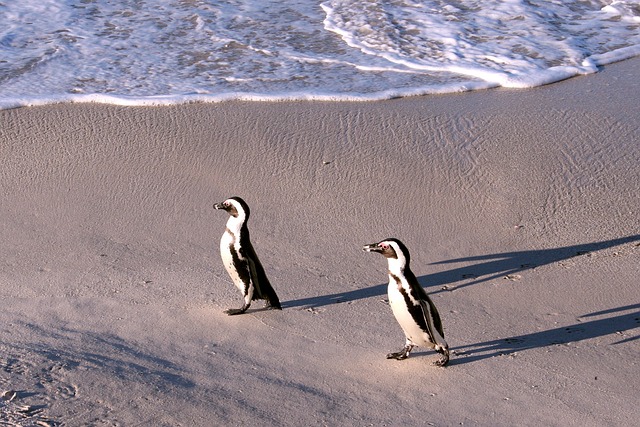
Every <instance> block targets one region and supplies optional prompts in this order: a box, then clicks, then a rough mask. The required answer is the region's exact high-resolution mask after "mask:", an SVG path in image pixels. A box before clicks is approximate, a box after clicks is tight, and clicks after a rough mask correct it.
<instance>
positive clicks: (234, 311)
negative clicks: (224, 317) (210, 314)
mask: <svg viewBox="0 0 640 427" xmlns="http://www.w3.org/2000/svg"><path fill="white" fill-rule="evenodd" d="M249 305H250V304H245V305H243V306H242V308H230V309H228V310H225V311H224V312H225V313H226V314H228V315H229V316H235V315H236V314H242V313H244V312H245V311H247V309H248V308H249Z"/></svg>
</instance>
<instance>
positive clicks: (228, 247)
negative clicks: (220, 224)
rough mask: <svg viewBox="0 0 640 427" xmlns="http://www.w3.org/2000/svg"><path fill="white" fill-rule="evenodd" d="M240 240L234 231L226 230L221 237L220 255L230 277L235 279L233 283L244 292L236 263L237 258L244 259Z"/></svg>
mask: <svg viewBox="0 0 640 427" xmlns="http://www.w3.org/2000/svg"><path fill="white" fill-rule="evenodd" d="M239 240H240V239H239V238H238V237H237V236H236V235H234V234H233V232H230V231H229V230H226V231H225V232H224V234H223V235H222V238H221V239H220V257H221V258H222V264H223V265H224V268H225V269H226V270H227V273H229V277H231V280H233V284H234V285H236V287H237V288H238V289H240V291H241V292H242V291H243V290H244V283H243V282H242V280H241V279H240V274H239V273H238V266H237V265H236V263H235V261H236V260H241V259H242V258H241V255H240V251H239V249H240V248H239V246H240V244H239Z"/></svg>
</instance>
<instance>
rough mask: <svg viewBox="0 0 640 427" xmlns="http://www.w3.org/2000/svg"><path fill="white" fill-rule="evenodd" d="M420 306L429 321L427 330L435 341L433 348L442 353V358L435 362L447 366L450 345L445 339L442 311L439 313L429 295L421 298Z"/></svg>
mask: <svg viewBox="0 0 640 427" xmlns="http://www.w3.org/2000/svg"><path fill="white" fill-rule="evenodd" d="M420 306H421V307H422V314H423V315H424V320H425V322H426V323H427V331H426V332H427V334H429V339H430V340H431V342H432V343H433V349H434V350H435V351H437V352H438V353H440V354H442V357H441V358H440V360H438V361H436V362H434V364H435V365H436V366H445V365H446V364H447V363H449V345H448V344H447V342H446V341H445V339H444V331H443V329H442V321H441V320H440V313H438V310H437V309H436V306H435V304H434V303H433V301H431V298H429V297H428V296H427V297H426V298H425V299H422V300H420Z"/></svg>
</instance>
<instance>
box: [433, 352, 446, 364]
mask: <svg viewBox="0 0 640 427" xmlns="http://www.w3.org/2000/svg"><path fill="white" fill-rule="evenodd" d="M438 353H440V354H442V357H441V358H440V359H439V360H436V361H435V362H433V364H434V365H436V366H440V367H444V366H446V365H447V363H449V349H448V348H445V349H443V350H441V351H438Z"/></svg>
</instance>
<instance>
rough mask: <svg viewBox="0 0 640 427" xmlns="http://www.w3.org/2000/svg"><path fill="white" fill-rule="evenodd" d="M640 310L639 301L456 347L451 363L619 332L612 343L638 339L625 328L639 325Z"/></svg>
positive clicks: (633, 327) (468, 361)
mask: <svg viewBox="0 0 640 427" xmlns="http://www.w3.org/2000/svg"><path fill="white" fill-rule="evenodd" d="M639 309H640V304H632V305H627V306H623V307H618V308H613V309H609V310H603V311H599V312H595V313H590V314H585V315H583V316H580V318H579V319H587V321H579V322H578V323H576V324H574V325H570V326H563V327H559V328H554V329H549V330H546V331H539V332H533V333H530V334H524V335H516V336H512V337H508V338H501V339H496V340H491V341H485V342H479V343H476V344H470V345H463V346H458V347H454V348H453V350H454V351H455V354H456V357H455V358H452V359H451V361H450V362H449V364H450V365H461V364H464V363H471V362H476V361H478V360H482V359H488V358H491V357H496V356H505V355H510V354H514V353H516V352H519V351H524V350H531V349H534V348H542V347H549V346H557V345H567V344H570V343H575V342H579V341H584V340H588V339H591V338H597V337H602V336H605V335H611V334H619V335H620V340H619V341H616V342H615V343H613V345H617V344H623V343H627V342H631V341H635V340H637V339H639V338H640V335H638V334H635V335H629V334H627V333H625V331H630V330H632V329H635V328H638V327H640V310H639ZM624 311H631V312H630V313H626V314H620V315H618V316H614V317H606V318H602V319H596V320H588V319H589V318H592V317H600V316H605V315H608V314H611V313H620V312H624Z"/></svg>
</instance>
